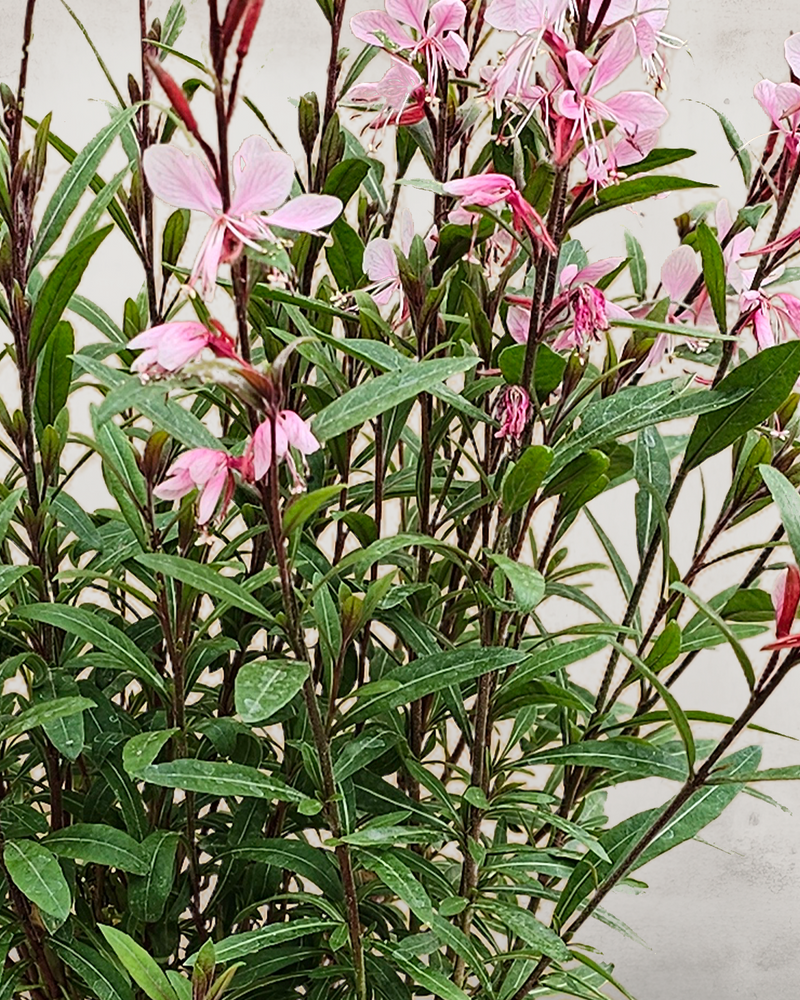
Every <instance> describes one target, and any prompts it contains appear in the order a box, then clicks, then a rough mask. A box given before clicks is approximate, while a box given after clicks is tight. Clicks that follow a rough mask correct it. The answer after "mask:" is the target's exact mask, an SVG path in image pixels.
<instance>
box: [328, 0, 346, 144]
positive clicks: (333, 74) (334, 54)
mask: <svg viewBox="0 0 800 1000" xmlns="http://www.w3.org/2000/svg"><path fill="white" fill-rule="evenodd" d="M346 2H347V0H334V3H333V21H332V22H331V47H330V55H329V57H328V79H327V84H326V87H325V109H324V111H323V116H322V135H325V129H326V128H327V127H328V122H329V121H330V120H331V118H333V113H334V111H335V110H336V84H337V82H338V80H339V38H340V36H341V33H342V22H343V21H344V8H345V4H346Z"/></svg>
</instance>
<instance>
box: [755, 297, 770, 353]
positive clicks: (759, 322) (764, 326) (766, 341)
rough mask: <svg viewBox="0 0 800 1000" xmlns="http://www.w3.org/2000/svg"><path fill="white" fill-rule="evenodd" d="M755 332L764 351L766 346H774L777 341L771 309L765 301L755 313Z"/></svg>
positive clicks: (757, 341) (757, 340)
mask: <svg viewBox="0 0 800 1000" xmlns="http://www.w3.org/2000/svg"><path fill="white" fill-rule="evenodd" d="M753 333H754V334H755V338H756V343H757V344H758V346H759V348H760V349H761V350H762V351H763V350H764V348H765V347H772V346H773V344H774V343H775V334H774V333H773V332H772V324H771V323H770V321H769V310H768V308H767V306H766V304H765V303H762V304H761V305H760V306H759V307H758V308H757V309H756V311H755V313H754V315H753Z"/></svg>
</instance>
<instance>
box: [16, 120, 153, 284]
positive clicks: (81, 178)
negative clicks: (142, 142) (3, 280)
mask: <svg viewBox="0 0 800 1000" xmlns="http://www.w3.org/2000/svg"><path fill="white" fill-rule="evenodd" d="M137 111H138V105H136V106H134V107H130V108H125V110H124V111H120V112H119V114H118V115H117V116H116V118H114V120H113V121H111V122H109V124H108V125H106V126H105V127H104V128H102V129H100V131H99V132H98V133H97V135H96V136H95V137H94V138H93V139H92V140H90V142H88V143H87V145H86V146H84V148H83V149H82V150H81V151H80V152H79V153H78V155H77V156H75V158H74V159H73V160H72V162H71V163H70V165H69V167H68V168H67V171H66V173H65V174H64V176H63V177H62V178H61V181H60V182H59V185H58V187H57V188H56V190H55V193H54V194H53V197H52V198H51V199H50V201H49V202H48V204H47V208H45V210H44V215H43V216H42V221H41V223H40V224H39V228H38V230H37V233H36V242H35V244H34V247H33V253H32V255H31V263H30V266H31V268H33V267H35V266H36V265H37V264H38V263H39V261H40V260H41V259H42V257H44V255H45V254H46V253H47V251H48V250H49V249H50V247H51V246H52V245H53V244H54V243H55V241H56V240H57V239H58V237H59V235H60V234H61V231H62V230H63V228H64V226H65V225H66V222H67V219H69V217H70V215H71V214H72V212H73V211H74V209H75V207H76V205H77V204H78V202H79V201H80V198H81V195H82V194H83V192H84V191H85V190H86V188H87V187H88V186H89V185H90V183H91V182H92V180H93V179H94V176H95V170H96V169H97V166H98V164H99V163H100V161H101V160H102V158H103V156H104V155H105V152H106V150H107V149H108V147H109V146H110V145H111V143H112V142H113V141H114V139H116V137H117V136H118V135H119V134H120V133H121V132H122V130H123V129H124V128H126V127H127V126H128V124H129V123H130V122H131V121H133V118H134V116H135V115H136V113H137ZM51 141H52V140H51ZM75 284H76V286H77V281H76V282H75Z"/></svg>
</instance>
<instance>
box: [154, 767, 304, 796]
mask: <svg viewBox="0 0 800 1000" xmlns="http://www.w3.org/2000/svg"><path fill="white" fill-rule="evenodd" d="M136 777H137V778H139V779H140V780H142V781H147V782H149V783H150V784H151V785H160V786H161V787H162V788H182V789H183V790H184V791H187V792H200V793H204V794H208V795H218V796H222V797H227V796H242V797H245V798H254V799H269V800H271V801H276V802H301V801H303V799H305V798H307V796H305V795H303V794H301V793H300V792H298V791H296V790H295V789H294V788H290V787H289V786H288V785H286V784H284V783H283V781H281V780H280V779H279V778H273V777H271V776H270V775H267V774H264V773H263V772H262V771H259V770H257V769H256V768H255V767H247V766H246V765H244V764H228V763H227V762H226V761H212V760H193V759H188V760H172V761H167V762H166V763H164V764H148V765H147V766H146V767H143V768H142V769H141V770H140V771H139V772H138V774H137V775H136Z"/></svg>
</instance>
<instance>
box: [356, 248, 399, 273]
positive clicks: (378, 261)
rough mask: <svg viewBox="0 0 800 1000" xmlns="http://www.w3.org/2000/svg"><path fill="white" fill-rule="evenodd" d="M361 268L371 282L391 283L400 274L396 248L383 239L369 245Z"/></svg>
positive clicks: (365, 250) (365, 249)
mask: <svg viewBox="0 0 800 1000" xmlns="http://www.w3.org/2000/svg"><path fill="white" fill-rule="evenodd" d="M361 266H362V268H363V269H364V273H365V274H366V276H367V277H368V278H369V280H370V281H391V280H394V279H395V278H397V277H398V276H399V274H400V268H399V267H398V264H397V256H396V254H395V252H394V247H393V246H392V244H391V243H390V242H389V241H388V240H384V239H382V238H378V239H374V240H370V241H369V243H367V245H366V246H365V247H364V256H363V258H362V260H361Z"/></svg>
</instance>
